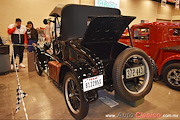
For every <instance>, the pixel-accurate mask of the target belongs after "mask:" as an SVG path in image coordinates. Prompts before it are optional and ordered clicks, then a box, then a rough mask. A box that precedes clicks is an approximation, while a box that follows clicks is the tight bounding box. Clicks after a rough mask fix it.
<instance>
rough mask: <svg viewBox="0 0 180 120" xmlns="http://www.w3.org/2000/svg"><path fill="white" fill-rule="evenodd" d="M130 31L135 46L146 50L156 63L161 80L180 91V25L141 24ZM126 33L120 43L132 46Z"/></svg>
mask: <svg viewBox="0 0 180 120" xmlns="http://www.w3.org/2000/svg"><path fill="white" fill-rule="evenodd" d="M130 31H131V32H130V33H131V35H130V36H131V38H132V41H133V46H134V47H138V48H141V49H142V50H144V51H145V52H146V53H147V54H148V55H149V56H151V58H152V59H153V60H154V61H155V63H156V65H157V68H158V76H159V78H161V80H163V81H164V82H165V83H166V84H167V85H168V86H169V87H171V88H173V89H176V90H180V23H170V22H153V23H141V24H138V25H133V26H132V27H131V29H130ZM126 33H127V32H126V31H125V32H124V34H123V36H122V37H121V39H120V40H119V42H122V43H125V44H128V45H130V44H131V43H130V41H129V34H126Z"/></svg>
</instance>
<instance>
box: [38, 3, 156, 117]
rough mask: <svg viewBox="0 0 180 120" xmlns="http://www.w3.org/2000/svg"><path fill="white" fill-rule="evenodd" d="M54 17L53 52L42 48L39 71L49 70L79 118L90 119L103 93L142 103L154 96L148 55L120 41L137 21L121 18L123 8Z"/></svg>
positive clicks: (77, 10) (61, 12)
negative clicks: (113, 93)
mask: <svg viewBox="0 0 180 120" xmlns="http://www.w3.org/2000/svg"><path fill="white" fill-rule="evenodd" d="M50 16H53V17H54V18H55V19H54V21H51V22H53V23H55V40H54V41H53V45H52V46H53V53H52V54H50V53H48V52H47V51H48V49H51V48H49V46H48V45H44V47H43V48H41V47H39V46H38V45H37V46H36V47H35V50H36V54H35V55H36V56H35V65H36V70H37V73H38V74H39V75H41V74H42V72H43V71H46V73H48V74H47V75H48V76H49V77H50V78H51V79H53V81H55V82H56V83H57V84H59V85H62V86H63V92H64V97H65V101H66V104H67V107H68V110H69V112H70V113H71V115H72V116H73V117H74V118H75V119H83V118H84V117H85V116H86V115H87V113H88V109H89V103H91V102H93V101H95V100H96V99H97V98H98V90H99V89H105V90H107V91H113V90H115V92H116V94H117V95H118V96H120V97H121V98H122V99H124V100H126V101H137V100H139V99H142V98H143V97H144V96H145V95H147V94H148V93H149V92H150V90H151V88H152V79H153V75H152V74H153V71H152V65H151V61H150V58H149V56H147V55H146V53H145V52H143V51H142V50H140V49H138V48H134V47H130V46H127V45H125V44H122V43H119V42H118V39H119V38H120V37H121V34H122V33H123V31H124V30H125V28H126V27H127V26H128V25H129V24H130V23H131V21H133V20H134V19H135V17H131V16H122V15H121V12H120V10H119V9H112V8H103V7H93V6H85V5H66V6H64V7H63V8H62V7H61V6H57V7H55V9H54V10H53V11H52V12H51V13H50ZM60 18H61V21H60V20H59V19H60ZM45 22H47V21H46V20H45ZM57 31H60V36H58V35H57ZM47 71H48V72H47Z"/></svg>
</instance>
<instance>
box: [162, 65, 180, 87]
mask: <svg viewBox="0 0 180 120" xmlns="http://www.w3.org/2000/svg"><path fill="white" fill-rule="evenodd" d="M163 80H164V82H165V83H166V85H167V86H169V87H170V88H173V89H175V90H180V64H179V63H173V64H169V65H168V66H166V67H165V69H164V71H163Z"/></svg>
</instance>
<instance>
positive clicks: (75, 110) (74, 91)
mask: <svg viewBox="0 0 180 120" xmlns="http://www.w3.org/2000/svg"><path fill="white" fill-rule="evenodd" d="M63 82H64V83H63V91H64V98H65V101H66V105H67V107H68V110H69V112H70V113H71V115H72V116H73V117H74V118H75V119H76V120H81V119H83V118H84V117H86V115H87V113H88V110H89V104H88V103H87V102H86V101H85V99H84V95H83V91H82V88H81V86H80V83H79V82H78V80H77V78H76V76H75V75H74V74H73V73H72V72H67V73H66V75H65V77H64V81H63ZM70 84H71V85H70ZM70 95H71V97H70Z"/></svg>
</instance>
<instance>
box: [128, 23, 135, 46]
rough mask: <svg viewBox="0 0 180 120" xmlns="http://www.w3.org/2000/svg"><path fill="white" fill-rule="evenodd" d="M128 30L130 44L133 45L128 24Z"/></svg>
mask: <svg viewBox="0 0 180 120" xmlns="http://www.w3.org/2000/svg"><path fill="white" fill-rule="evenodd" d="M128 32H129V38H130V43H131V46H132V47H134V45H133V42H132V36H131V30H130V28H129V26H128Z"/></svg>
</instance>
